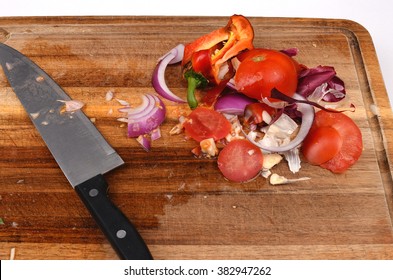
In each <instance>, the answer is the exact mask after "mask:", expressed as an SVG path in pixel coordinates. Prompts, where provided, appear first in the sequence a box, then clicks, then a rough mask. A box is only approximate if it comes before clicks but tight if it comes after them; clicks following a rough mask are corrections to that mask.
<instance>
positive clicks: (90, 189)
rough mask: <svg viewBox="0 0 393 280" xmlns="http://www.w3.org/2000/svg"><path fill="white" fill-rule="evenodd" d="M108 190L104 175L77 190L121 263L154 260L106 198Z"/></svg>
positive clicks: (78, 187) (79, 186) (133, 230)
mask: <svg viewBox="0 0 393 280" xmlns="http://www.w3.org/2000/svg"><path fill="white" fill-rule="evenodd" d="M107 189H108V185H107V183H106V181H105V179H104V176H102V175H97V176H95V177H93V178H91V179H89V180H87V181H85V182H83V183H82V184H79V185H77V186H75V190H76V192H77V193H78V195H79V197H80V198H81V200H82V201H83V203H84V204H85V205H86V207H87V209H88V210H89V211H90V214H91V215H92V216H93V217H94V219H95V220H96V222H97V224H98V225H99V227H100V228H101V230H102V231H103V233H104V234H105V236H106V237H107V239H108V240H109V242H110V243H111V245H112V247H113V248H114V249H115V250H116V252H117V254H118V255H119V257H120V258H121V259H124V260H151V259H153V257H152V255H151V253H150V251H149V249H148V247H147V246H146V244H145V242H144V241H143V239H142V237H141V236H140V234H139V233H138V231H137V230H136V228H135V227H134V226H133V225H132V223H131V222H130V221H129V220H128V219H127V217H126V216H125V215H124V214H123V213H122V212H121V211H120V210H119V209H118V208H117V207H116V206H115V205H114V204H113V203H112V202H111V200H110V199H109V197H108V196H107V194H106V193H107Z"/></svg>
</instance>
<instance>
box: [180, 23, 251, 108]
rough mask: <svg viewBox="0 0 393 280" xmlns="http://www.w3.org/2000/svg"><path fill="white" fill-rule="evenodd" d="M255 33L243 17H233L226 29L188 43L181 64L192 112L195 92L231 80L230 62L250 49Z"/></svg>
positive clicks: (195, 105) (195, 104)
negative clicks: (209, 85)
mask: <svg viewBox="0 0 393 280" xmlns="http://www.w3.org/2000/svg"><path fill="white" fill-rule="evenodd" d="M253 39H254V31H253V29H252V27H251V24H250V22H249V21H248V20H247V19H246V18H245V17H243V16H239V15H233V16H232V17H231V18H230V20H229V22H228V24H227V26H225V27H223V28H219V29H217V30H215V31H213V32H211V33H209V34H206V35H204V36H202V37H200V38H198V39H196V40H195V41H193V42H191V43H189V44H187V45H186V46H185V49H184V57H183V61H182V65H183V67H184V70H183V71H184V77H185V78H186V80H187V82H188V90H187V101H188V104H189V106H190V108H191V109H195V108H196V107H197V106H198V102H197V100H196V98H195V89H197V88H205V87H206V86H207V85H208V84H212V85H219V84H220V83H221V81H223V80H229V79H230V78H232V76H233V74H234V71H233V67H232V64H231V62H230V59H231V58H233V57H234V56H236V55H237V54H239V53H240V52H241V51H243V50H246V49H252V48H253V44H252V41H253Z"/></svg>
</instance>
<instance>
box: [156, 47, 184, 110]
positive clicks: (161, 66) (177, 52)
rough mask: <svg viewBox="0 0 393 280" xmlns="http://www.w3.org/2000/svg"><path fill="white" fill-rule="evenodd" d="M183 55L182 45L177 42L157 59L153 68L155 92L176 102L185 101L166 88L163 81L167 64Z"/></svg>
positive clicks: (178, 59)
mask: <svg viewBox="0 0 393 280" xmlns="http://www.w3.org/2000/svg"><path fill="white" fill-rule="evenodd" d="M183 55H184V45H183V44H179V45H177V46H176V47H175V48H173V49H172V50H170V51H169V52H168V53H166V54H165V55H163V56H162V57H161V58H160V59H159V60H158V63H157V65H156V67H155V69H154V72H153V77H152V86H153V88H154V89H155V90H156V92H157V93H158V94H159V95H161V96H162V97H164V98H165V99H168V100H170V101H173V102H177V103H186V102H187V101H185V100H183V99H181V98H180V97H178V96H177V95H175V94H174V93H173V92H172V91H171V90H170V89H169V88H168V86H167V84H166V81H165V70H166V68H167V66H168V65H169V64H175V63H178V62H180V61H181V60H182V59H183Z"/></svg>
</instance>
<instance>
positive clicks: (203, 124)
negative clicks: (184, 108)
mask: <svg viewBox="0 0 393 280" xmlns="http://www.w3.org/2000/svg"><path fill="white" fill-rule="evenodd" d="M184 129H185V132H186V135H188V136H189V137H191V138H193V139H194V140H196V141H198V142H200V141H202V140H204V139H208V138H213V139H214V140H215V141H217V140H220V139H222V138H224V137H225V136H227V135H228V134H229V133H230V131H231V123H230V122H229V121H228V120H227V119H226V118H225V117H224V116H223V115H221V114H220V113H218V112H216V111H214V110H212V109H208V108H205V107H198V108H196V109H195V110H193V111H192V112H191V114H190V115H189V116H188V120H187V121H186V122H185V123H184Z"/></svg>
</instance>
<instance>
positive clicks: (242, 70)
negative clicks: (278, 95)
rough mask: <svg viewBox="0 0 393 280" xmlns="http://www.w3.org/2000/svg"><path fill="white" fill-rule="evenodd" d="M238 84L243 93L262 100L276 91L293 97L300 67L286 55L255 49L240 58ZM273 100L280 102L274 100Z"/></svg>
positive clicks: (236, 83)
mask: <svg viewBox="0 0 393 280" xmlns="http://www.w3.org/2000/svg"><path fill="white" fill-rule="evenodd" d="M239 60H240V61H241V62H240V64H239V67H238V69H237V70H236V74H235V78H234V79H235V85H236V88H237V90H238V91H240V92H242V93H243V94H245V95H247V96H249V97H252V98H255V99H258V100H261V99H262V98H263V97H268V98H269V97H270V93H271V90H272V89H273V88H276V89H277V90H279V91H280V92H282V93H284V94H285V95H288V96H292V95H293V94H294V93H295V91H296V87H297V80H298V79H297V65H296V64H295V62H294V61H293V59H292V58H290V57H289V56H287V55H286V54H284V53H282V52H279V51H276V50H270V49H252V50H250V51H248V52H245V53H244V54H242V55H241V56H239ZM270 100H271V101H277V100H276V99H273V98H271V99H270Z"/></svg>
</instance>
